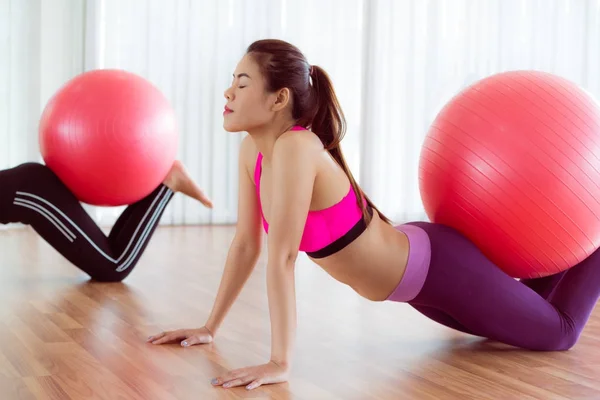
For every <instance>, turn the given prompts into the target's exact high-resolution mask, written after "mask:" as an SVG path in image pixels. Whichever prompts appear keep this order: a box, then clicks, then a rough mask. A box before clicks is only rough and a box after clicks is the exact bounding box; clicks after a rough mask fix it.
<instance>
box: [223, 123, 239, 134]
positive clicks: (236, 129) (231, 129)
mask: <svg viewBox="0 0 600 400" xmlns="http://www.w3.org/2000/svg"><path fill="white" fill-rule="evenodd" d="M223 129H225V130H226V131H227V132H231V133H235V132H242V131H243V130H244V129H243V127H241V126H238V125H237V124H232V123H227V121H223Z"/></svg>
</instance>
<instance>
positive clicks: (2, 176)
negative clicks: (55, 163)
mask: <svg viewBox="0 0 600 400" xmlns="http://www.w3.org/2000/svg"><path fill="white" fill-rule="evenodd" d="M175 192H182V193H184V194H186V195H188V196H191V197H193V198H195V199H198V200H199V201H200V202H202V204H204V205H205V206H207V207H212V204H211V202H210V200H209V199H208V198H207V197H206V196H205V195H204V194H203V193H202V191H201V190H200V188H198V186H197V185H196V184H195V183H194V182H193V181H192V179H191V178H190V176H189V175H188V173H187V172H186V170H185V168H184V167H183V165H182V164H181V162H179V161H176V162H175V163H174V164H173V166H172V167H171V170H170V171H169V174H168V175H167V177H166V178H165V180H164V182H162V183H161V184H160V185H159V186H158V187H157V188H156V189H155V190H154V191H153V192H152V193H150V194H149V195H148V196H146V197H145V198H144V199H142V200H140V201H138V202H136V203H134V204H132V205H130V206H128V207H127V208H126V209H125V210H124V212H123V213H122V214H121V215H120V216H119V219H118V220H117V222H116V223H115V225H114V226H113V227H112V229H111V231H110V234H109V235H108V237H107V236H106V235H105V234H104V233H103V232H102V230H101V229H100V228H99V227H98V225H96V223H95V222H94V221H93V220H92V219H91V218H90V216H89V215H88V213H87V212H86V211H85V210H84V209H83V207H82V205H81V203H80V202H79V200H77V198H76V197H75V195H73V193H71V191H69V189H68V188H67V187H66V186H65V185H64V184H63V183H62V182H61V180H60V179H59V178H58V177H57V176H56V175H55V174H54V173H53V172H52V171H51V170H50V169H49V168H48V167H46V166H45V165H43V164H38V163H25V164H21V165H19V166H17V167H14V168H11V169H7V170H3V171H0V223H1V224H9V223H15V222H20V223H22V224H26V225H31V227H32V228H33V229H34V230H35V231H36V232H37V233H38V234H39V235H40V236H41V237H42V238H43V239H44V240H46V242H48V243H49V244H50V245H51V246H52V247H54V248H55V249H56V250H57V251H58V252H59V253H60V254H62V255H63V256H64V257H65V258H66V259H67V260H69V261H70V262H71V263H73V264H74V265H75V266H77V267H78V268H80V269H81V270H82V271H84V272H85V273H87V274H88V275H89V276H90V277H91V278H92V279H93V280H96V281H108V282H116V281H121V280H123V279H125V277H127V276H128V275H129V274H130V273H131V271H132V270H133V268H134V267H135V265H136V264H137V262H138V260H139V259H140V257H141V255H142V253H143V252H144V250H145V248H146V246H147V245H148V242H149V241H150V238H151V237H152V234H153V233H154V230H155V228H156V226H157V225H158V222H159V220H160V218H161V216H162V214H163V212H164V210H165V208H166V206H167V204H168V203H169V201H170V200H171V198H172V197H173V195H174V193H175Z"/></svg>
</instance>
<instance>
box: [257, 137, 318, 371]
mask: <svg viewBox="0 0 600 400" xmlns="http://www.w3.org/2000/svg"><path fill="white" fill-rule="evenodd" d="M315 154H316V152H315V148H314V146H313V145H312V141H311V140H310V136H304V135H298V134H291V135H287V134H284V135H282V136H281V137H280V138H279V139H278V140H277V142H276V143H275V146H274V149H273V159H272V168H271V169H272V171H273V172H272V182H273V190H272V199H271V208H270V215H269V218H270V220H271V221H270V225H269V235H268V239H267V240H268V251H269V253H268V262H267V292H268V298H269V312H270V317H271V361H272V362H274V363H276V364H278V365H280V366H282V367H284V368H287V367H288V365H289V364H290V362H291V356H292V348H293V345H294V339H295V332H296V293H295V280H294V266H295V262H296V257H297V255H298V247H299V246H300V241H301V239H302V234H303V232H304V226H305V223H306V217H307V215H308V210H309V208H310V202H311V198H312V192H313V184H314V181H315V176H316V163H315V162H314V161H313V160H314V159H315Z"/></svg>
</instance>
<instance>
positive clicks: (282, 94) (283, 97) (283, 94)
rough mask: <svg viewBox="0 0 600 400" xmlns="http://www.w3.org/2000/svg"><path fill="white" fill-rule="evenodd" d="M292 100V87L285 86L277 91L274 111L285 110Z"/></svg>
mask: <svg viewBox="0 0 600 400" xmlns="http://www.w3.org/2000/svg"><path fill="white" fill-rule="evenodd" d="M289 102H290V89H288V88H283V89H280V90H279V91H278V92H277V96H276V97H275V103H273V108H272V109H273V111H280V110H283V109H284V108H285V107H286V106H287V105H288V103H289Z"/></svg>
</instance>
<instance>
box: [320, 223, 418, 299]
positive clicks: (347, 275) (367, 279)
mask: <svg viewBox="0 0 600 400" xmlns="http://www.w3.org/2000/svg"><path fill="white" fill-rule="evenodd" d="M408 251H409V244H408V238H407V237H406V235H405V234H404V233H403V232H400V231H398V230H397V229H396V228H394V227H393V226H391V225H390V224H387V223H386V222H385V221H383V220H382V219H381V218H379V215H378V214H377V213H376V212H375V213H373V218H372V220H371V221H370V223H369V226H368V228H367V229H366V230H365V231H364V232H363V233H362V234H361V235H360V236H359V237H358V238H357V239H355V240H354V241H353V242H352V243H350V244H349V245H348V246H346V247H345V248H344V249H342V250H341V251H339V252H337V253H335V254H332V255H331V256H328V257H325V258H320V259H313V258H311V260H312V261H313V262H315V263H316V264H318V265H319V266H320V267H321V268H323V270H325V272H327V273H328V274H329V275H331V276H332V277H333V278H334V279H336V280H338V281H340V282H342V283H345V284H347V285H348V286H350V287H351V288H353V289H354V290H355V291H356V293H358V294H359V295H361V296H363V297H365V298H366V299H369V300H372V301H383V300H385V299H386V298H387V297H388V296H389V295H390V294H391V293H392V292H393V291H394V289H395V288H396V286H397V285H398V283H399V282H400V280H401V279H402V276H403V275H404V270H405V269H406V264H407V261H408Z"/></svg>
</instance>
